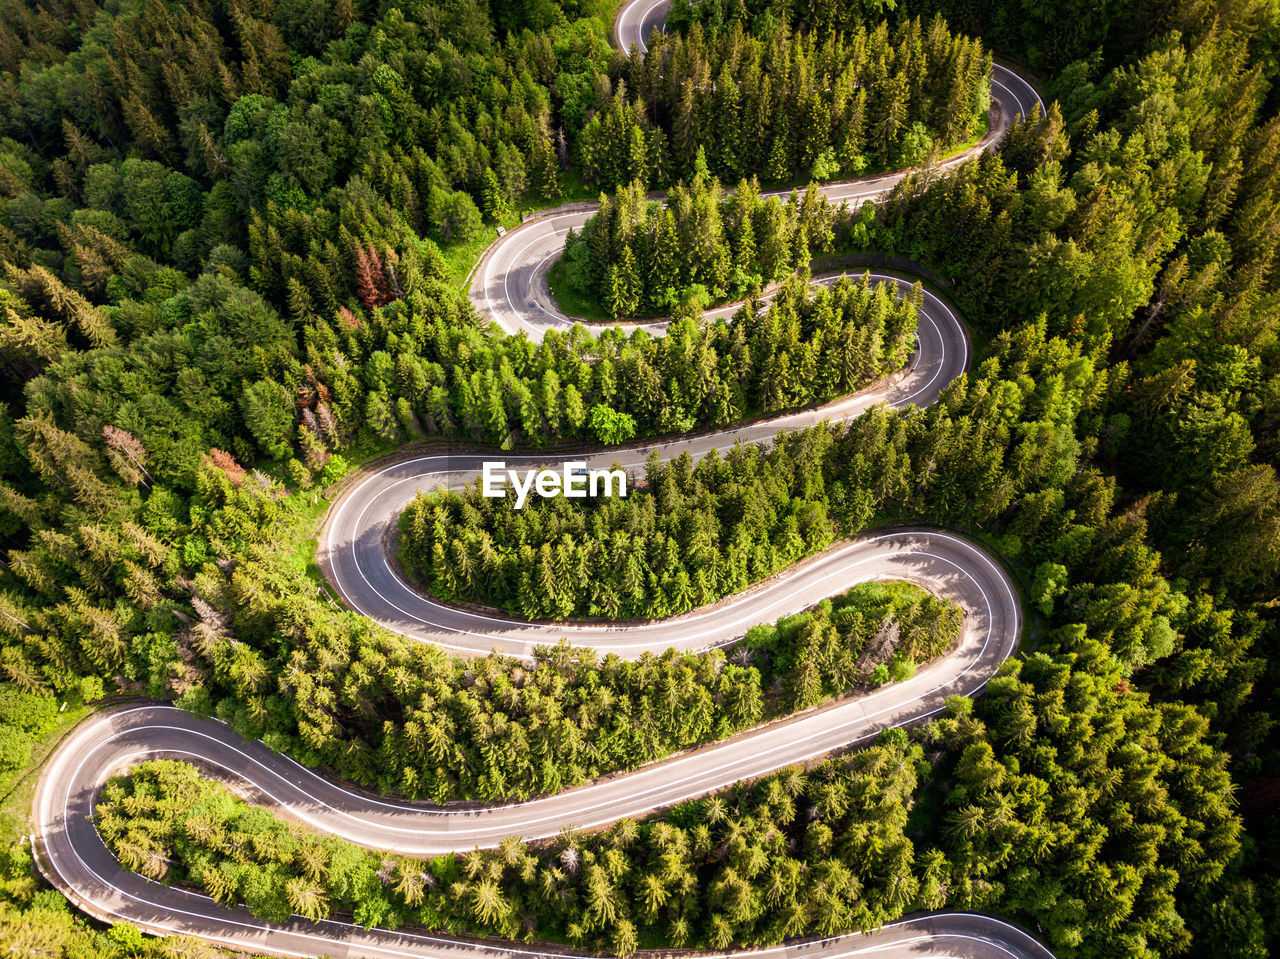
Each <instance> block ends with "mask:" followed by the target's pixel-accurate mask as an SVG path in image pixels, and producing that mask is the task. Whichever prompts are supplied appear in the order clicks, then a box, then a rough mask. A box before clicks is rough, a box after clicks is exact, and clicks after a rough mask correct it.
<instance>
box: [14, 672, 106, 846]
mask: <svg viewBox="0 0 1280 959" xmlns="http://www.w3.org/2000/svg"><path fill="white" fill-rule="evenodd" d="M36 700H42V701H43V703H45V704H47V705H37V704H36V703H35V702H34V701H36ZM60 709H61V711H60V712H59V710H60ZM91 711H92V710H91V708H90V707H88V706H85V705H79V706H72V705H67V706H66V708H65V709H63V708H62V701H60V700H57V699H53V698H52V697H49V696H30V695H28V694H26V693H21V692H19V691H18V690H16V689H14V688H13V687H12V686H7V685H0V745H2V746H3V747H4V748H3V752H2V753H0V847H4V846H8V845H10V844H11V843H15V842H17V841H18V840H19V839H20V838H21V837H23V836H25V835H26V834H27V833H29V832H30V831H31V804H32V803H33V802H34V801H35V795H36V784H37V783H38V782H39V781H40V774H39V770H40V766H41V765H43V763H44V761H45V760H46V759H48V758H49V755H50V754H51V753H52V752H53V750H54V748H55V747H56V746H57V745H58V743H59V742H60V741H61V740H62V737H63V736H64V735H65V734H66V732H67V730H69V729H70V728H71V727H72V726H74V725H75V724H76V723H77V722H79V721H80V720H81V719H83V718H84V717H85V716H87V715H89V713H90V712H91ZM24 750H25V752H24ZM24 756H25V758H23V757H24Z"/></svg>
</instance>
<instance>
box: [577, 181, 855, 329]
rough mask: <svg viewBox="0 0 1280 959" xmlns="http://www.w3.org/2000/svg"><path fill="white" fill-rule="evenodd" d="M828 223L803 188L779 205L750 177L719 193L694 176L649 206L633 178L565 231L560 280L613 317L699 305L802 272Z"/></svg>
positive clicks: (826, 234) (830, 217)
mask: <svg viewBox="0 0 1280 959" xmlns="http://www.w3.org/2000/svg"><path fill="white" fill-rule="evenodd" d="M835 218H836V210H835V209H834V208H833V207H832V206H831V205H830V204H828V203H827V201H826V200H825V199H823V198H822V197H821V196H820V195H819V194H818V192H817V190H816V188H815V187H813V186H812V185H810V187H809V188H808V190H806V191H805V193H804V195H803V197H802V196H801V195H800V194H799V193H796V192H793V193H792V194H791V197H790V199H789V200H788V201H787V202H786V203H783V202H782V201H781V200H779V199H778V198H777V197H770V198H769V199H767V200H762V199H761V197H760V188H759V186H758V185H757V184H756V182H755V181H754V180H743V181H742V183H740V184H739V185H738V189H737V190H736V191H735V192H734V193H733V195H732V196H729V197H725V196H724V195H723V194H722V193H721V190H720V184H719V182H718V181H716V180H714V179H709V178H705V177H704V178H699V179H696V180H694V181H693V183H692V185H690V186H688V187H686V186H685V185H684V184H679V185H677V186H676V187H674V188H673V189H672V190H671V192H670V193H668V194H667V199H666V204H665V205H664V206H659V205H658V204H653V203H649V202H648V200H647V199H646V196H645V192H644V186H643V184H642V183H641V182H640V181H639V180H636V181H634V182H633V183H632V184H631V186H630V187H627V188H626V189H624V190H622V191H621V192H619V193H618V194H617V196H616V197H614V198H613V199H612V200H610V199H609V198H608V197H605V196H601V198H600V206H599V209H598V211H597V213H596V215H595V216H593V217H592V218H591V219H590V220H588V221H587V222H586V224H585V225H584V226H583V228H582V231H581V232H577V231H574V230H570V231H569V235H568V236H567V237H566V238H565V247H564V253H563V257H564V260H565V262H566V264H567V265H566V277H567V279H568V281H569V282H570V283H571V284H572V286H573V288H574V290H575V291H576V292H578V293H580V294H585V295H589V296H593V297H595V298H596V300H597V301H598V302H599V303H600V304H602V305H603V307H604V309H605V311H606V312H607V313H608V314H609V315H610V316H612V317H613V318H615V319H618V318H622V317H627V316H634V315H637V314H639V313H647V314H653V313H655V312H663V313H673V312H677V311H678V310H680V309H681V308H682V307H687V304H688V303H689V302H690V300H691V299H694V298H702V297H705V299H704V301H703V302H702V303H700V304H698V305H697V306H696V307H695V309H700V308H702V307H705V306H709V305H711V304H712V303H718V302H723V301H724V300H726V299H732V298H735V297H742V296H745V295H746V294H748V293H751V292H753V291H758V290H759V289H760V288H761V286H764V285H769V284H771V283H774V282H776V281H778V280H782V279H784V278H786V277H788V276H790V275H791V274H792V273H794V272H795V271H797V270H800V271H803V270H805V269H807V267H808V265H809V257H810V254H811V252H813V251H814V250H817V251H826V250H829V249H830V248H831V242H832V237H833V224H834V222H835Z"/></svg>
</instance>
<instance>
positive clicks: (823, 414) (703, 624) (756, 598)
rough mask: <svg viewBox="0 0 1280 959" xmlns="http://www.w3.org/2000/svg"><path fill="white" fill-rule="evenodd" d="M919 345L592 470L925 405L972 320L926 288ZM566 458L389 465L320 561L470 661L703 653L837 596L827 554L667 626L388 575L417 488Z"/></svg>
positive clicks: (355, 492) (341, 512) (383, 619)
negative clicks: (826, 390)
mask: <svg viewBox="0 0 1280 959" xmlns="http://www.w3.org/2000/svg"><path fill="white" fill-rule="evenodd" d="M873 279H876V280H878V281H879V282H884V283H890V284H899V285H901V286H902V287H903V288H905V287H907V286H909V284H908V283H907V282H906V281H905V280H900V279H898V278H896V277H892V276H888V275H884V274H877V275H876V276H874V277H873ZM917 341H918V345H917V348H916V351H915V355H914V356H913V357H912V360H911V362H910V363H909V364H908V366H907V368H906V369H905V370H904V371H903V372H901V373H900V374H898V375H897V376H894V377H892V378H890V379H889V380H888V381H882V382H880V383H877V384H876V385H874V386H872V387H871V388H870V389H867V390H863V391H862V392H859V393H856V394H854V395H852V396H848V397H844V398H842V399H840V400H837V401H835V402H834V403H829V404H826V405H824V406H820V407H816V408H813V409H808V410H801V411H799V412H795V413H790V414H786V415H783V416H779V417H775V418H772V419H768V420H763V421H757V422H753V423H751V424H748V425H745V426H740V427H735V428H733V429H728V430H721V431H718V432H714V433H707V434H703V435H698V436H690V437H682V438H680V439H674V440H668V441H663V442H656V443H645V444H643V445H639V446H632V447H627V448H625V449H615V450H607V451H605V452H603V453H595V454H592V455H584V456H582V457H581V459H582V461H583V462H586V463H587V464H588V465H589V466H592V467H597V466H600V467H602V466H610V465H611V464H614V463H617V464H618V465H620V466H623V467H626V468H628V469H629V470H642V469H643V467H644V464H645V461H646V459H647V458H648V457H649V455H650V454H651V453H654V452H656V453H657V454H658V456H659V458H661V459H664V460H665V459H672V458H674V457H676V456H679V455H681V454H682V453H689V454H690V455H691V456H693V457H695V458H697V457H701V456H704V455H706V454H707V453H708V452H710V451H711V450H713V449H717V450H720V451H725V450H728V449H729V448H730V447H732V446H733V445H734V444H735V443H739V442H743V443H746V442H767V441H768V440H770V439H771V438H772V437H774V436H776V435H777V434H778V433H779V432H790V431H793V430H798V429H802V428H804V427H806V426H812V425H814V424H816V423H819V422H822V421H823V420H830V421H841V420H847V419H852V418H854V417H856V416H859V415H861V414H862V413H864V412H866V411H867V410H868V409H870V408H871V407H872V406H874V405H876V404H879V403H887V404H888V405H890V406H895V407H902V406H908V405H914V406H927V405H929V404H930V403H932V402H933V401H934V400H935V399H936V398H937V396H938V394H939V393H940V392H941V391H942V389H943V388H944V387H946V385H947V384H948V383H950V382H951V381H952V380H954V379H955V378H956V377H957V376H959V375H960V374H961V373H963V372H964V371H965V369H966V368H967V367H968V363H969V359H970V355H971V350H970V346H969V340H968V336H967V334H966V332H965V328H964V324H963V323H961V322H960V320H959V318H958V317H957V316H956V315H955V313H954V312H953V311H952V310H951V308H950V307H948V306H947V304H946V303H944V302H943V301H942V300H941V299H939V298H938V297H937V296H936V295H934V294H933V293H931V292H929V291H927V290H926V291H924V298H923V304H922V306H921V310H920V318H919V328H918V333H917ZM560 458H562V457H557V456H553V455H551V454H546V453H543V454H528V455H518V454H503V453H489V454H447V453H440V454H435V455H430V456H420V457H416V458H413V459H406V460H401V461H399V462H394V463H391V464H390V465H387V466H384V467H382V468H380V469H377V470H375V471H373V472H371V473H369V474H368V475H366V476H363V477H362V478H361V479H360V480H359V481H358V483H357V484H356V485H355V486H354V487H352V488H351V489H350V490H349V491H347V492H346V493H345V494H344V495H343V496H342V497H341V498H340V499H339V501H338V502H337V503H336V504H335V506H334V507H333V509H332V510H330V514H329V516H328V518H327V520H326V522H325V525H324V529H323V530H322V531H321V534H320V543H319V549H318V550H317V556H316V558H317V561H318V562H319V564H320V567H321V569H322V570H323V571H324V573H325V576H326V578H327V579H328V580H329V582H330V583H331V584H332V585H333V586H334V588H335V589H336V590H337V591H338V593H339V594H340V596H341V597H342V599H343V601H344V602H345V603H346V604H347V605H348V606H349V607H351V608H352V609H354V610H356V611H357V612H359V613H362V614H363V615H365V616H368V617H370V618H371V619H374V620H376V621H377V622H378V623H380V624H381V625H383V626H385V627H387V628H388V629H390V630H393V631H394V632H397V633H400V634H401V635H404V636H409V637H412V638H414V639H418V640H423V641H427V642H432V643H437V644H439V645H441V646H444V647H446V648H448V649H450V650H452V651H453V652H457V653H464V654H473V655H474V654H484V653H488V652H490V651H492V650H494V649H497V650H500V651H501V652H504V653H507V654H509V655H512V656H520V657H524V658H529V657H530V656H531V654H532V652H533V649H534V647H535V646H538V645H545V644H547V643H548V642H555V641H556V640H558V639H560V638H564V639H567V640H568V641H569V642H570V643H572V644H574V645H580V646H594V647H596V648H598V649H600V650H601V651H603V652H611V653H616V654H618V655H619V656H623V657H626V658H636V657H638V656H640V655H642V654H643V653H645V652H646V651H648V652H660V651H662V650H663V649H666V648H668V647H671V646H674V647H676V648H677V649H704V648H707V647H709V646H721V645H726V644H728V643H731V642H734V641H736V640H738V639H740V638H741V637H742V636H743V634H745V633H746V631H747V630H748V629H749V628H751V627H752V626H754V625H755V624H757V623H762V622H768V621H772V620H773V619H776V618H777V617H779V616H782V615H786V614H789V613H794V612H798V611H799V610H801V609H804V608H805V607H807V606H811V605H813V603H816V602H817V601H818V600H820V599H822V598H824V597H826V596H830V595H831V594H832V593H833V592H838V591H839V580H838V578H836V579H833V578H832V576H831V575H830V570H831V563H832V562H833V561H834V560H833V559H832V557H831V556H830V555H829V556H827V557H826V558H824V560H823V561H821V562H818V563H814V564H806V565H805V566H803V567H801V568H800V569H798V570H793V571H792V572H790V573H788V574H786V575H784V576H783V577H782V578H780V579H777V580H774V581H773V582H772V583H771V584H768V585H765V586H763V587H758V588H756V589H753V590H750V591H748V592H747V593H745V594H742V595H739V596H737V597H732V598H729V599H726V600H723V601H721V602H719V603H717V604H715V606H713V607H711V608H710V609H708V610H701V611H695V612H691V613H688V614H686V615H684V616H679V617H675V618H673V619H668V620H663V621H662V622H660V623H652V624H645V625H639V626H617V625H614V626H577V625H572V626H571V625H557V626H554V627H549V626H547V625H542V624H529V623H524V622H521V621H519V620H514V619H510V618H508V617H504V616H500V615H496V614H484V613H478V612H469V611H467V610H463V609H459V608H457V607H454V606H449V605H445V604H443V603H440V602H438V601H436V600H434V599H432V598H431V597H430V596H426V595H423V594H421V593H419V592H417V591H416V590H414V589H413V588H412V587H411V586H410V585H409V584H408V583H406V582H405V581H404V580H403V579H402V578H401V577H400V575H399V574H398V573H397V571H396V570H395V569H393V568H392V564H391V561H390V559H389V556H388V549H387V543H388V538H389V537H390V536H391V535H392V534H393V533H394V529H395V524H396V520H397V518H398V517H399V515H400V513H401V512H402V511H403V510H404V507H405V506H406V505H407V504H408V503H409V501H410V500H412V499H413V497H414V496H415V495H417V493H418V492H419V491H421V490H423V489H428V488H431V487H435V486H439V485H449V486H456V485H459V484H463V483H469V482H472V481H473V480H474V479H475V477H476V476H477V475H478V474H479V471H480V468H481V464H482V463H483V462H484V461H486V460H503V461H504V462H506V463H507V464H508V465H509V466H512V467H517V466H520V465H523V466H532V465H534V464H538V463H548V464H554V463H556V462H557V461H558V460H559V459H560Z"/></svg>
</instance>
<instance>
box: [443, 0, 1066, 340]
mask: <svg viewBox="0 0 1280 959" xmlns="http://www.w3.org/2000/svg"><path fill="white" fill-rule="evenodd" d="M670 9H671V3H670V0H657V2H656V3H655V2H654V0H633V2H631V3H629V4H627V5H626V6H625V7H624V8H623V9H622V10H621V11H620V12H619V13H618V16H617V19H616V20H615V21H614V32H613V36H614V42H615V43H616V44H617V45H618V46H619V48H620V49H623V50H630V49H631V48H632V47H633V46H634V47H635V48H637V49H638V50H640V51H641V52H644V51H645V50H646V49H647V47H646V46H645V39H646V38H647V37H648V36H649V34H650V33H651V32H652V31H653V30H654V29H657V28H658V27H660V26H661V24H662V23H663V21H664V20H665V19H666V15H667V11H669V10H670ZM991 70H992V75H991V111H990V113H989V116H988V121H989V122H988V127H987V132H986V134H985V135H984V136H983V137H982V139H981V140H980V141H979V142H978V143H976V144H974V145H973V146H972V147H970V148H969V149H967V150H964V151H962V152H960V153H957V154H955V155H954V156H951V157H948V158H947V159H946V160H944V161H943V162H942V163H941V164H939V167H940V168H942V169H948V168H950V167H954V166H957V165H959V164H961V163H964V162H965V161H967V160H970V159H972V158H973V157H975V156H977V155H978V154H979V153H981V152H983V151H984V150H989V149H992V148H993V147H995V146H996V144H998V143H999V142H1000V140H1001V138H1002V137H1003V136H1004V134H1005V132H1006V131H1007V130H1008V128H1009V124H1010V123H1011V122H1012V120H1013V118H1014V117H1017V116H1022V115H1029V114H1030V113H1031V111H1032V110H1033V109H1034V108H1035V107H1037V106H1038V107H1040V109H1041V111H1043V110H1044V101H1042V100H1041V99H1040V95H1039V94H1038V93H1037V92H1036V90H1035V87H1033V86H1032V85H1031V84H1030V83H1028V82H1027V81H1026V80H1025V79H1023V78H1022V77H1021V76H1020V75H1018V74H1017V73H1016V72H1014V71H1013V70H1010V69H1009V68H1008V67H1005V66H1001V65H1000V64H992V67H991ZM906 175H907V171H901V172H898V173H886V174H883V175H880V176H874V177H865V178H861V179H857V180H846V181H842V182H838V183H828V184H826V185H825V186H822V187H821V188H820V191H819V192H821V193H822V195H823V196H825V197H826V198H827V199H828V200H830V201H831V202H833V203H836V204H839V203H841V202H844V201H847V202H849V203H850V204H851V205H857V204H860V203H862V202H865V201H867V200H871V201H873V202H874V201H879V200H881V199H884V198H885V197H887V196H888V195H889V194H890V193H891V192H892V191H893V188H894V187H895V186H897V185H898V183H899V181H901V180H902V179H903V177H905V176H906ZM790 192H791V191H790V190H776V191H772V192H765V193H764V194H762V195H763V196H787V195H789V194H790ZM594 212H595V207H594V206H587V205H584V204H576V205H569V206H565V207H560V208H558V209H553V210H547V211H545V212H543V213H541V214H539V215H538V216H537V217H535V218H533V219H530V220H529V221H527V222H526V223H524V224H522V225H521V226H519V227H517V228H516V229H514V230H512V231H511V232H509V233H507V234H505V235H504V236H503V237H501V238H500V239H499V240H498V241H497V242H496V243H495V244H493V246H491V247H490V248H489V250H488V252H487V253H486V254H485V256H484V258H483V260H482V261H481V263H480V266H479V268H478V269H477V270H476V271H475V274H474V275H473V277H472V280H471V285H470V288H469V290H468V295H469V297H470V299H471V303H472V305H473V306H475V308H476V309H477V310H478V311H479V312H480V313H481V314H482V315H483V316H485V317H487V318H489V319H492V320H493V321H494V322H496V323H497V324H498V325H499V326H501V327H502V328H503V329H504V330H506V331H507V332H509V333H524V334H525V335H527V336H528V337H529V338H530V339H533V340H541V339H542V337H543V336H544V335H545V334H546V332H547V330H550V329H561V330H565V329H568V328H569V327H571V326H573V325H574V324H577V323H579V322H580V321H579V320H576V319H575V318H573V317H571V316H567V315H566V314H564V313H563V312H561V310H560V309H559V307H557V306H556V304H555V301H554V300H553V299H552V298H551V294H550V292H549V290H548V288H547V274H548V272H549V271H550V269H551V267H552V266H554V265H555V262H556V260H557V259H559V256H560V253H561V251H562V250H563V248H564V240H565V236H566V234H568V232H569V230H571V229H574V230H578V229H581V228H582V225H583V224H584V223H586V222H587V220H588V219H590V218H591V216H592V214H593V213H594ZM732 311H733V307H724V308H720V309H716V310H708V311H706V313H705V314H704V315H705V316H707V317H713V318H714V317H716V316H721V315H726V314H728V313H731V312H732ZM582 325H583V326H585V327H586V328H587V329H589V330H590V331H591V332H592V333H599V332H600V331H601V330H602V329H603V327H602V326H601V325H599V324H591V323H583V324H582ZM619 325H620V326H621V327H622V329H624V330H630V329H635V328H636V327H638V326H642V327H644V328H645V329H648V330H650V331H651V332H654V333H660V332H661V331H662V328H663V326H664V324H663V323H662V322H650V323H634V324H619Z"/></svg>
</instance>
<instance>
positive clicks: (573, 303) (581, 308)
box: [547, 260, 613, 323]
mask: <svg viewBox="0 0 1280 959" xmlns="http://www.w3.org/2000/svg"><path fill="white" fill-rule="evenodd" d="M547 286H548V287H550V288H551V299H552V300H554V301H555V304H556V307H557V308H558V309H559V310H560V312H561V313H563V314H564V315H565V316H571V317H573V318H574V319H575V320H589V321H591V322H594V323H612V322H613V317H612V316H610V315H609V313H608V312H607V311H606V310H605V308H604V307H603V306H601V304H600V301H599V300H597V299H596V298H595V297H594V296H592V295H591V294H589V293H588V294H585V295H584V294H581V293H579V292H578V291H577V290H575V289H574V288H573V287H572V286H570V284H569V281H568V279H566V277H565V275H564V260H556V262H555V266H553V267H551V271H550V272H549V273H548V274H547Z"/></svg>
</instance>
